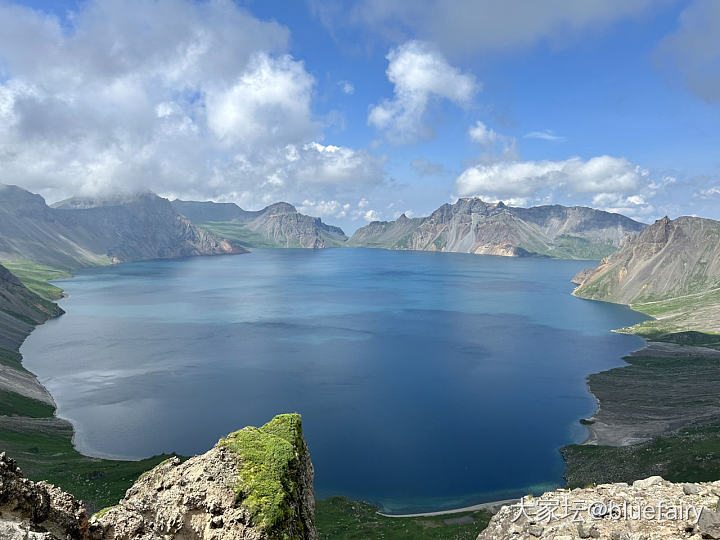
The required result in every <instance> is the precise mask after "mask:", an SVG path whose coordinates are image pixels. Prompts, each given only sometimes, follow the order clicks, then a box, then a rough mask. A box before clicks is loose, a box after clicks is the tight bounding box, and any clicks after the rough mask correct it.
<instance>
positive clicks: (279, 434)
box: [220, 414, 305, 531]
mask: <svg viewBox="0 0 720 540" xmlns="http://www.w3.org/2000/svg"><path fill="white" fill-rule="evenodd" d="M220 442H221V443H222V444H224V445H225V446H226V447H227V448H229V449H230V450H232V451H233V452H236V453H237V454H238V455H239V456H240V465H239V471H238V482H237V485H236V490H237V501H238V504H239V505H241V506H242V507H244V508H246V509H247V510H248V511H249V512H250V516H251V519H252V522H253V524H254V525H256V526H260V527H263V528H265V529H266V530H268V531H271V530H276V529H281V528H282V524H283V523H286V522H287V521H288V520H291V519H293V517H295V516H294V510H293V508H292V506H291V504H290V503H291V499H292V498H293V497H295V496H297V485H296V482H295V480H294V478H293V477H294V472H295V470H296V468H297V465H298V456H299V452H300V451H301V450H302V449H303V445H304V444H305V443H304V440H303V435H302V421H301V419H300V415H299V414H282V415H279V416H276V417H275V418H274V419H273V420H272V421H270V422H269V423H267V424H265V425H264V426H263V427H261V428H255V427H246V428H244V429H241V430H240V431H236V432H235V433H231V434H230V435H228V436H227V437H226V438H225V439H222V440H221V441H220Z"/></svg>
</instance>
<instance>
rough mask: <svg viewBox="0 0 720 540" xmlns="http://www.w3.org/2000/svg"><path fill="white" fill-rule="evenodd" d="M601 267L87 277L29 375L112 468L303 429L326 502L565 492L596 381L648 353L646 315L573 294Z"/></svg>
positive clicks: (365, 263)
mask: <svg viewBox="0 0 720 540" xmlns="http://www.w3.org/2000/svg"><path fill="white" fill-rule="evenodd" d="M588 265H589V263H588V262H582V261H559V260H550V259H508V258H502V257H491V256H476V255H463V254H448V253H421V252H393V251H383V250H370V249H335V250H319V251H313V250H257V251H254V252H253V253H251V254H248V255H241V256H229V257H214V258H194V259H187V260H174V261H152V262H143V263H132V264H123V265H118V266H112V267H106V268H99V269H93V270H88V271H83V272H80V273H78V275H77V276H76V277H75V278H74V279H71V280H64V281H62V282H60V283H59V284H60V285H61V286H62V287H63V288H64V289H65V290H66V292H67V293H68V294H69V298H67V299H64V300H62V301H61V305H62V307H63V308H64V309H65V310H66V311H67V314H66V315H63V316H62V317H61V318H59V319H56V320H53V321H50V322H48V323H47V324H45V325H43V326H41V327H39V328H38V329H37V330H36V331H35V332H33V333H32V335H31V336H30V338H29V339H28V340H27V342H26V343H25V345H24V346H23V349H22V352H23V354H24V356H25V360H24V362H25V365H26V366H27V368H28V369H30V370H32V371H33V372H35V373H36V374H37V375H38V376H39V378H40V380H41V381H42V382H43V384H45V385H46V386H47V387H48V389H49V390H50V392H51V393H52V395H53V396H54V397H55V399H56V401H57V403H58V414H59V415H60V416H62V417H64V418H67V419H69V420H70V421H72V423H73V424H74V426H75V429H76V441H75V442H76V445H77V447H78V449H79V450H80V451H82V452H84V453H87V454H91V455H97V456H117V457H132V458H139V457H144V456H149V455H153V454H158V453H161V452H170V451H175V452H179V453H182V454H193V453H201V452H203V451H205V450H206V449H207V448H209V447H210V446H211V445H212V444H213V443H215V442H216V441H217V440H218V438H220V437H222V436H224V435H225V434H227V433H228V432H230V431H234V430H235V429H238V428H240V427H243V426H245V425H260V424H263V423H264V422H266V421H267V420H269V419H270V418H271V417H272V416H273V415H275V414H277V413H280V412H290V411H298V412H300V413H302V415H303V422H304V428H305V435H306V438H307V440H308V443H309V445H310V449H311V454H312V459H313V463H314V464H315V471H316V491H317V494H318V496H319V497H324V496H327V495H331V494H344V495H347V496H350V497H354V498H361V499H365V500H370V501H373V502H376V503H379V504H381V505H383V507H384V508H385V509H387V510H390V511H413V510H427V509H432V510H435V509H442V508H449V507H457V506H464V505H468V504H474V503H478V502H483V501H486V500H494V499H498V498H507V497H510V496H515V495H518V494H520V493H521V492H525V491H527V490H531V491H538V490H542V489H546V488H551V487H554V486H558V485H560V484H562V475H563V469H564V467H563V462H562V459H561V457H560V454H559V453H558V450H557V449H558V448H559V447H560V446H562V445H565V444H568V443H571V442H580V441H581V440H582V439H583V438H584V437H585V435H586V433H585V430H584V428H583V427H582V426H580V425H579V424H578V419H579V418H581V417H583V416H587V415H590V414H592V412H593V411H594V409H595V401H594V400H593V398H592V396H591V395H590V394H589V393H588V391H587V388H586V384H585V378H586V376H587V375H588V374H590V373H593V372H597V371H600V370H604V369H608V368H611V367H614V366H618V365H621V364H622V361H621V360H620V358H621V357H622V356H623V355H624V354H626V353H628V352H630V351H631V350H634V349H637V348H639V347H640V346H642V343H643V342H642V341H641V340H640V339H639V338H636V337H632V336H625V335H619V334H613V333H611V332H610V330H611V329H613V328H618V327H622V326H626V325H629V324H633V323H635V322H639V321H640V320H643V316H642V315H639V314H637V313H634V312H632V311H630V310H629V309H627V308H625V307H622V306H617V305H612V304H605V303H600V302H590V301H586V300H581V299H578V298H575V297H573V296H571V295H570V292H571V291H572V284H571V283H570V282H569V280H570V278H572V276H573V275H574V274H575V273H576V272H577V271H578V270H580V269H582V268H583V267H586V266H588Z"/></svg>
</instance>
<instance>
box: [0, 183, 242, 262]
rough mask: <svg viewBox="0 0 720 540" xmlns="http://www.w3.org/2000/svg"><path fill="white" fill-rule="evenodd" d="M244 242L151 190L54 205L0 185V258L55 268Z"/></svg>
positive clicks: (222, 249)
mask: <svg viewBox="0 0 720 540" xmlns="http://www.w3.org/2000/svg"><path fill="white" fill-rule="evenodd" d="M241 251H244V250H243V249H242V248H239V247H236V246H233V245H232V244H231V243H230V242H228V241H227V240H224V239H220V238H218V237H216V236H215V235H213V234H212V233H210V232H208V231H206V230H204V229H201V228H199V227H196V226H194V225H193V224H192V223H191V222H190V221H189V220H188V219H187V218H185V217H183V216H182V215H180V214H179V213H178V212H177V211H176V210H175V209H174V208H173V207H172V205H171V204H170V202H169V201H168V200H167V199H163V198H161V197H158V196H157V195H154V194H152V193H142V194H137V195H133V196H128V197H116V198H108V199H79V198H75V199H68V200H66V201H63V202H61V203H58V204H55V205H53V206H52V207H50V206H48V205H47V204H46V203H45V200H44V199H43V198H42V197H41V196H40V195H35V194H33V193H30V192H29V191H26V190H24V189H22V188H19V187H17V186H7V185H0V260H3V261H6V260H7V261H13V260H30V261H33V262H36V263H40V264H45V265H48V266H54V267H59V268H67V269H71V268H78V267H84V266H93V265H97V264H109V263H112V262H124V261H135V260H144V259H156V258H172V257H184V256H191V255H216V254H223V253H238V252H241Z"/></svg>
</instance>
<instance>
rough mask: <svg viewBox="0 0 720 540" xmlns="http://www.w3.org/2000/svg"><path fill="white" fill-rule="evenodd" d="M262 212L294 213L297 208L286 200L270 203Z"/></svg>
mask: <svg viewBox="0 0 720 540" xmlns="http://www.w3.org/2000/svg"><path fill="white" fill-rule="evenodd" d="M263 213H267V214H271V215H272V214H295V213H297V209H296V208H295V207H294V206H293V205H292V204H290V203H286V202H277V203H275V204H271V205H270V206H268V207H266V208H265V209H264V210H263Z"/></svg>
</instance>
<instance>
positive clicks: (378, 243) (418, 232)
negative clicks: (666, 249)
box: [348, 198, 645, 259]
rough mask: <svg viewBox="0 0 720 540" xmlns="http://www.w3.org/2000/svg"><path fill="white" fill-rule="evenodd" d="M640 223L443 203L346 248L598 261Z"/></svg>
mask: <svg viewBox="0 0 720 540" xmlns="http://www.w3.org/2000/svg"><path fill="white" fill-rule="evenodd" d="M644 228H645V225H644V224H642V223H639V222H637V221H634V220H632V219H630V218H628V217H625V216H622V215H620V214H613V213H610V212H604V211H602V210H594V209H592V208H585V207H581V206H573V207H566V206H560V205H553V206H536V207H533V208H514V207H511V206H506V205H505V204H503V203H502V202H500V203H486V202H484V201H482V200H481V199H477V198H465V199H459V200H458V201H457V202H456V203H455V204H444V205H442V206H441V207H440V208H438V209H437V210H435V211H434V212H433V213H432V214H430V216H427V217H420V218H408V217H406V216H405V215H404V214H403V215H402V216H400V217H399V218H398V219H397V220H396V221H374V222H372V223H370V224H369V225H367V226H365V227H362V228H361V229H358V230H357V231H356V232H355V234H353V235H352V237H351V238H350V240H349V241H348V245H351V246H364V247H378V248H387V249H412V250H422V251H452V252H460V253H476V254H485V255H504V256H510V257H518V256H547V257H558V258H567V259H600V258H602V257H605V256H607V255H609V254H610V253H612V252H613V251H615V250H616V249H617V248H618V247H619V246H620V243H621V242H622V240H623V239H624V238H625V237H627V236H628V235H635V234H637V233H639V232H640V231H642V230H643V229H644Z"/></svg>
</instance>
